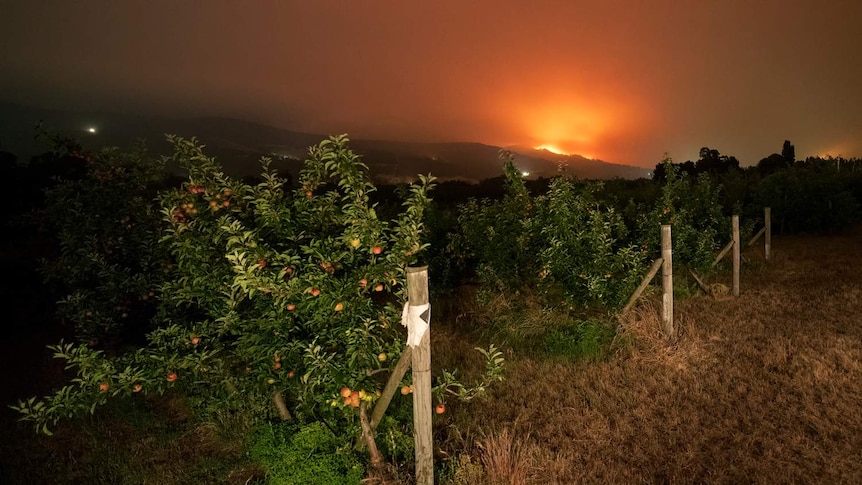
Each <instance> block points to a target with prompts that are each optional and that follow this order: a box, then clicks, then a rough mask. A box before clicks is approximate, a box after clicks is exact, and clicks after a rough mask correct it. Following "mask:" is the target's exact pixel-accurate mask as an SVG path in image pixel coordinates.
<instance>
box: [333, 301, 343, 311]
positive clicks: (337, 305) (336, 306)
mask: <svg viewBox="0 0 862 485" xmlns="http://www.w3.org/2000/svg"><path fill="white" fill-rule="evenodd" d="M341 310H344V304H343V303H341V302H338V303H337V304H336V305H335V311H337V312H340V311H341Z"/></svg>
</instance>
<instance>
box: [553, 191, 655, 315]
mask: <svg viewBox="0 0 862 485" xmlns="http://www.w3.org/2000/svg"><path fill="white" fill-rule="evenodd" d="M600 188H601V185H600V184H588V183H578V182H577V181H575V180H573V179H571V178H568V177H558V178H556V179H555V180H554V181H553V182H552V183H551V186H550V190H549V191H548V194H547V196H543V197H540V198H539V199H538V200H537V201H536V203H537V204H538V205H541V206H542V208H543V209H542V210H541V214H542V216H543V217H542V219H541V227H542V230H541V234H542V241H543V242H544V247H543V248H542V249H541V251H539V253H538V258H539V261H540V262H541V265H542V270H541V273H540V275H539V276H540V278H542V280H543V284H544V285H545V286H546V287H548V286H552V287H553V286H558V287H559V288H560V289H561V290H562V293H563V295H564V296H565V299H566V300H567V303H568V304H569V305H571V306H575V305H577V306H580V305H584V304H588V303H598V304H601V305H603V306H605V307H609V308H616V307H620V306H622V305H623V304H625V302H626V300H627V299H628V297H629V296H630V295H631V292H632V291H633V290H634V288H635V287H636V286H637V284H638V282H639V281H640V278H641V272H642V271H643V265H644V260H645V254H644V252H643V250H642V248H640V247H638V246H636V245H633V244H630V243H627V242H626V240H627V237H628V231H627V229H626V226H625V223H624V222H623V219H622V217H621V216H620V215H619V214H618V213H617V212H616V211H615V210H614V209H613V208H612V207H608V206H605V205H604V204H602V203H600V202H599V201H598V200H597V199H596V197H595V194H596V192H597V191H598V190H600Z"/></svg>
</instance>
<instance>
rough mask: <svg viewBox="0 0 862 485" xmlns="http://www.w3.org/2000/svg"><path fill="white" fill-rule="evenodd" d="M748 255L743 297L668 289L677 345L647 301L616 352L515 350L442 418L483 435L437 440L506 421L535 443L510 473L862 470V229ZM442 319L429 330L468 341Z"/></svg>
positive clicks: (852, 473)
mask: <svg viewBox="0 0 862 485" xmlns="http://www.w3.org/2000/svg"><path fill="white" fill-rule="evenodd" d="M745 256H746V258H747V260H748V262H749V263H748V265H747V266H746V267H745V268H744V269H743V273H742V294H741V296H740V297H738V298H733V299H727V300H724V301H716V300H714V299H713V298H711V297H707V296H697V297H694V298H691V299H689V300H685V301H679V302H677V305H676V321H677V326H678V328H679V335H678V337H677V338H676V339H675V340H673V341H671V342H668V341H667V340H666V339H664V337H662V336H661V335H660V333H659V311H658V307H657V303H656V302H650V301H646V302H643V303H641V304H639V306H638V307H637V308H636V309H635V311H634V312H633V313H632V314H630V315H627V316H626V317H625V318H624V319H623V321H622V322H621V334H620V338H621V339H622V341H623V343H624V345H622V346H621V350H620V351H619V352H617V354H616V355H614V356H613V357H612V358H610V359H606V360H604V361H601V362H597V363H560V362H549V361H546V360H544V359H542V358H540V357H537V356H531V355H523V354H517V353H515V354H512V353H510V354H508V357H509V362H508V367H509V369H508V371H507V376H508V378H507V380H506V381H505V382H504V383H502V384H501V385H498V386H496V387H494V388H493V389H492V391H491V395H490V396H489V398H488V399H483V400H479V401H475V402H473V403H470V404H469V405H463V406H455V408H456V411H455V414H454V415H452V416H449V417H447V418H446V419H448V420H449V421H445V422H439V423H438V426H446V425H448V426H449V427H451V426H452V425H455V426H457V428H458V429H459V430H460V433H461V435H463V436H468V437H472V438H476V437H478V438H477V439H470V438H466V439H463V440H461V441H458V440H450V441H448V442H446V441H444V442H443V446H444V447H445V446H465V447H466V448H468V449H470V447H471V443H474V442H475V441H479V442H481V433H482V431H483V430H493V429H507V432H508V433H511V436H509V437H506V439H508V440H509V442H511V440H513V439H518V440H520V442H519V443H520V444H519V447H520V448H522V449H529V450H530V453H529V456H530V461H529V463H530V465H529V466H527V465H522V468H523V467H525V466H526V467H528V468H529V470H530V473H528V474H526V475H525V480H526V481H525V482H519V483H543V484H544V483H548V484H554V483H557V484H568V483H734V484H736V483H770V484H772V483H862V271H860V270H862V232H860V231H858V230H857V231H855V232H853V233H850V234H845V235H840V236H829V237H823V236H797V237H782V238H778V239H776V240H775V241H774V242H773V256H774V257H773V259H772V260H771V261H770V262H769V263H768V264H765V263H764V262H763V261H762V251H757V250H751V251H748V252H747V253H746V255H745ZM723 279H727V280H728V281H729V279H730V274H729V272H725V273H721V274H719V275H717V276H714V277H713V278H712V280H711V282H723ZM438 323H439V322H438ZM450 332H452V330H451V329H450V327H449V326H448V325H446V324H441V325H438V326H437V329H436V333H435V337H434V338H440V339H442V340H444V341H445V342H446V345H449V348H451V349H453V350H454V351H455V352H458V349H463V348H464V347H467V346H469V344H468V343H466V342H465V340H466V336H467V334H465V333H464V329H456V330H454V335H455V336H454V337H447V336H446V335H447V334H448V333H450ZM438 349H439V350H438ZM435 352H439V353H438V357H439V358H440V359H441V360H447V359H450V357H448V356H447V355H446V354H447V350H446V349H442V348H440V347H439V346H435ZM464 363H465V364H469V362H466V361H465V362H464ZM483 446H484V447H485V448H484V449H485V451H482V450H481V449H477V448H475V447H474V448H473V452H474V453H476V454H477V455H478V456H487V455H482V453H486V454H487V449H488V445H487V443H486V444H483ZM499 449H501V450H505V449H506V445H505V444H503V445H501V446H500V448H499ZM510 454H511V453H510ZM500 456H505V453H503V452H501V454H500ZM500 461H501V463H502V464H499V465H498V464H497V462H496V461H488V462H487V463H485V462H483V464H485V466H486V470H487V469H500V470H506V469H509V468H508V467H510V465H508V464H506V463H507V462H506V461H505V460H503V459H502V458H501V460H500ZM503 483H511V482H503Z"/></svg>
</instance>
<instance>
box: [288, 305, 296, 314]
mask: <svg viewBox="0 0 862 485" xmlns="http://www.w3.org/2000/svg"><path fill="white" fill-rule="evenodd" d="M294 310H296V305H294V304H293V303H288V304H287V311H289V312H292V311H294Z"/></svg>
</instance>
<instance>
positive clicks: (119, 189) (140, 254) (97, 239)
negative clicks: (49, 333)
mask: <svg viewBox="0 0 862 485" xmlns="http://www.w3.org/2000/svg"><path fill="white" fill-rule="evenodd" d="M57 143H58V147H57V148H56V149H57V150H65V149H66V148H64V147H66V145H67V144H68V143H67V144H59V142H57ZM75 153H78V154H79V156H81V157H85V158H84V159H85V160H86V165H85V167H86V169H85V172H84V173H83V175H79V176H77V177H70V178H61V179H59V180H58V182H57V183H56V184H55V185H53V186H51V187H49V188H48V189H47V190H46V200H45V207H44V209H43V210H42V211H41V217H40V220H41V221H42V225H43V228H42V229H43V231H45V232H46V233H47V234H51V235H53V236H54V237H55V238H56V239H57V241H58V243H59V250H60V254H59V256H58V257H57V258H54V259H49V260H44V261H43V264H42V270H43V273H44V275H45V278H46V280H47V281H48V282H49V283H51V284H52V285H54V286H55V287H57V291H59V292H60V293H61V294H62V295H63V296H62V297H61V300H60V302H59V312H60V316H61V317H62V318H63V319H65V320H66V321H67V322H70V323H71V324H72V325H73V326H74V329H75V334H76V337H77V338H78V339H81V340H93V341H94V342H95V341H96V340H97V339H102V340H105V339H110V340H113V339H115V338H117V337H123V336H126V337H135V336H138V337H139V336H140V335H141V334H142V333H143V331H144V329H146V326H147V325H148V323H149V320H150V318H151V317H152V315H153V313H154V311H155V301H156V298H155V296H156V291H157V289H158V287H159V285H160V283H161V281H162V279H163V277H164V273H163V271H162V269H163V268H165V267H166V266H165V265H166V263H167V261H166V257H167V254H166V252H165V251H164V250H163V248H161V247H160V246H159V245H158V234H159V232H160V231H161V221H160V218H161V217H160V215H159V211H158V206H157V205H156V203H155V201H154V199H155V194H156V187H157V185H158V184H161V183H162V182H163V177H164V163H163V162H162V161H159V160H153V159H152V158H151V157H149V156H148V154H147V151H146V149H145V148H144V147H143V145H141V146H138V147H137V148H136V149H135V150H133V151H131V152H127V153H124V152H120V151H119V150H117V149H116V148H112V149H105V150H102V151H100V152H97V153H95V154H83V155H82V154H80V153H79V152H77V151H76V152H75ZM56 156H63V154H62V153H58V154H56Z"/></svg>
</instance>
